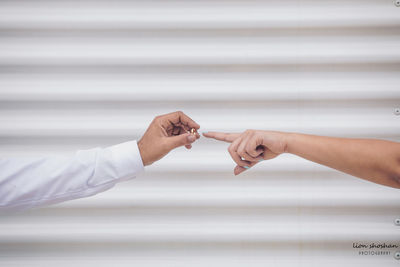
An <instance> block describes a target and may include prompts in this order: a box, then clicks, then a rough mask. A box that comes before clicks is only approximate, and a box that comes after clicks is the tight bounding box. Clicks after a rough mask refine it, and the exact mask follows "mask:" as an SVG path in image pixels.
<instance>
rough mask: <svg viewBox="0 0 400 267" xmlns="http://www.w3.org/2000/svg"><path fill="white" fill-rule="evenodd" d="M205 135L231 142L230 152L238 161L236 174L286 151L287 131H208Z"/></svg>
mask: <svg viewBox="0 0 400 267" xmlns="http://www.w3.org/2000/svg"><path fill="white" fill-rule="evenodd" d="M203 135H204V136H205V137H208V138H214V139H216V140H219V141H225V142H228V143H231V145H230V146H229V148H228V151H229V154H230V155H231V157H232V159H233V160H234V161H235V162H236V164H237V166H236V167H235V169H234V173H235V175H238V174H240V173H242V172H244V171H245V170H247V169H249V168H251V167H253V166H254V165H256V164H257V163H258V162H260V161H263V160H268V159H273V158H275V157H277V156H278V155H280V154H282V153H284V152H286V149H287V135H288V134H287V133H283V132H272V131H259V130H247V131H245V132H243V133H222V132H207V133H203Z"/></svg>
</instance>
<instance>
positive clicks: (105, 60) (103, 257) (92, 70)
mask: <svg viewBox="0 0 400 267" xmlns="http://www.w3.org/2000/svg"><path fill="white" fill-rule="evenodd" d="M399 47H400V8H397V7H396V6H395V5H394V4H393V2H392V1H391V0H375V1H374V0H368V1H365V0H363V1H361V0H352V1H341V0H339V1H338V0H336V1H311V0H310V1H261V0H260V1H257V0H255V1H243V0H226V1H224V0H216V1H158V0H156V1H123V0H119V1H102V0H100V1H88V0H85V1H77V0H72V1H71V0H70V1H47V0H42V1H1V2H0V156H1V157H7V156H15V155H17V156H22V155H49V154H57V153H62V154H68V153H73V152H74V151H75V150H77V149H85V148H92V147H95V146H107V145H111V144H116V143H119V142H123V141H127V140H130V139H137V138H139V137H140V136H141V134H142V133H143V132H144V130H145V129H146V127H147V125H148V124H149V123H150V121H151V120H152V118H153V117H154V116H156V115H158V114H162V113H167V112H171V111H175V110H182V111H184V112H186V113H187V114H189V115H190V116H192V117H193V118H194V119H195V120H196V121H197V122H199V123H200V124H201V126H202V130H224V131H243V130H245V129H247V128H254V129H271V130H282V131H298V132H305V133H314V134H322V135H336V136H346V137H372V138H385V139H389V140H395V141H400V123H399V122H400V116H396V115H395V114H394V113H393V111H394V109H395V108H396V107H399V106H400V83H399V82H400V75H399V74H400V49H399ZM226 148H227V145H226V144H220V143H217V142H213V141H211V140H205V138H202V139H201V140H200V141H199V142H198V143H196V144H195V146H194V147H193V149H192V151H190V152H188V151H186V150H185V149H179V150H177V151H174V152H172V153H171V154H170V155H168V156H167V157H166V158H165V159H163V160H162V161H160V162H157V163H156V164H154V165H153V166H151V167H149V168H147V170H146V173H145V175H143V176H141V177H138V178H137V179H135V180H133V181H130V182H126V183H123V184H120V185H118V186H117V187H115V188H114V189H112V190H110V191H108V192H106V193H103V194H100V195H97V196H95V197H92V198H88V199H83V200H76V201H72V202H68V203H64V204H61V205H56V206H52V207H49V208H45V209H40V210H36V211H30V212H26V213H22V214H17V215H12V216H11V215H10V216H2V217H1V218H0V265H1V266H55V265H56V266H71V265H75V266H110V265H114V266H338V265H341V266H361V265H362V266H377V265H378V264H379V265H380V266H398V264H399V261H398V260H396V259H395V258H394V257H393V256H394V252H395V251H396V249H389V251H390V252H391V254H390V255H379V256H378V255H366V256H362V255H359V252H360V251H361V250H359V249H355V248H353V243H363V244H370V243H373V242H375V243H377V244H378V243H384V242H386V244H389V243H391V244H397V245H399V246H400V228H399V227H400V226H396V225H395V224H394V220H395V219H396V218H399V217H400V191H399V190H396V189H391V188H386V187H383V186H379V185H374V184H371V183H368V182H364V181H361V180H359V179H356V178H353V177H350V176H348V175H345V174H340V173H338V172H336V171H333V170H330V169H328V168H325V167H322V166H319V165H316V164H313V163H310V162H306V161H304V160H302V159H299V158H296V157H294V156H290V155H283V156H281V157H279V158H278V159H275V160H272V161H269V162H264V163H262V164H259V166H256V167H255V168H253V169H252V170H251V171H248V172H247V173H245V174H243V175H240V176H239V177H234V176H233V173H232V170H233V167H234V164H233V162H232V160H231V159H230V158H229V156H228V153H227V151H226ZM34 178H35V177H32V179H34ZM397 250H400V249H397Z"/></svg>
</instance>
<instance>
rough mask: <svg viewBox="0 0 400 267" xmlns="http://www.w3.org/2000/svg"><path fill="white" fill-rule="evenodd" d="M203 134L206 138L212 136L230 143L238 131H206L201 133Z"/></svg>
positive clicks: (236, 136) (235, 137)
mask: <svg viewBox="0 0 400 267" xmlns="http://www.w3.org/2000/svg"><path fill="white" fill-rule="evenodd" d="M203 135H204V136H205V137H208V138H214V139H215V140H219V141H224V142H228V143H232V142H233V141H235V140H236V139H237V138H238V137H239V136H240V134H238V133H223V132H206V133H203Z"/></svg>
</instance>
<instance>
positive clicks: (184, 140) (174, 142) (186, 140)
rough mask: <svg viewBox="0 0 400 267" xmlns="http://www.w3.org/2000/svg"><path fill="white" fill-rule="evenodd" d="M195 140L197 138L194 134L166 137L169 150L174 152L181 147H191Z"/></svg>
mask: <svg viewBox="0 0 400 267" xmlns="http://www.w3.org/2000/svg"><path fill="white" fill-rule="evenodd" d="M195 140H196V136H193V134H190V133H185V134H180V135H176V136H171V137H166V142H167V147H168V149H169V150H172V149H174V148H177V147H180V146H184V145H189V144H191V143H193V142H194V141H195Z"/></svg>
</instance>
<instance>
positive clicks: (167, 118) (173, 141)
mask: <svg viewBox="0 0 400 267" xmlns="http://www.w3.org/2000/svg"><path fill="white" fill-rule="evenodd" d="M193 128H194V129H195V130H196V131H195V132H194V133H190V131H191V129H193ZM199 128H200V125H199V124H197V123H196V122H195V121H193V120H192V119H191V118H189V117H188V116H187V115H186V114H184V113H183V112H182V111H177V112H173V113H169V114H165V115H161V116H157V117H155V118H154V120H153V121H152V122H151V124H150V125H149V127H148V128H147V130H146V132H145V133H144V135H143V136H142V138H141V139H140V140H139V142H138V147H139V151H140V156H141V157H142V161H143V165H144V166H148V165H150V164H152V163H153V162H155V161H157V160H160V159H161V158H163V157H164V156H165V155H167V154H168V153H169V152H170V151H171V150H173V149H175V148H178V147H180V146H185V147H186V148H187V149H190V148H192V143H194V142H195V141H196V140H197V139H199V138H200V135H199V134H198V133H197V130H198V129H199ZM188 131H189V133H188Z"/></svg>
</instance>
